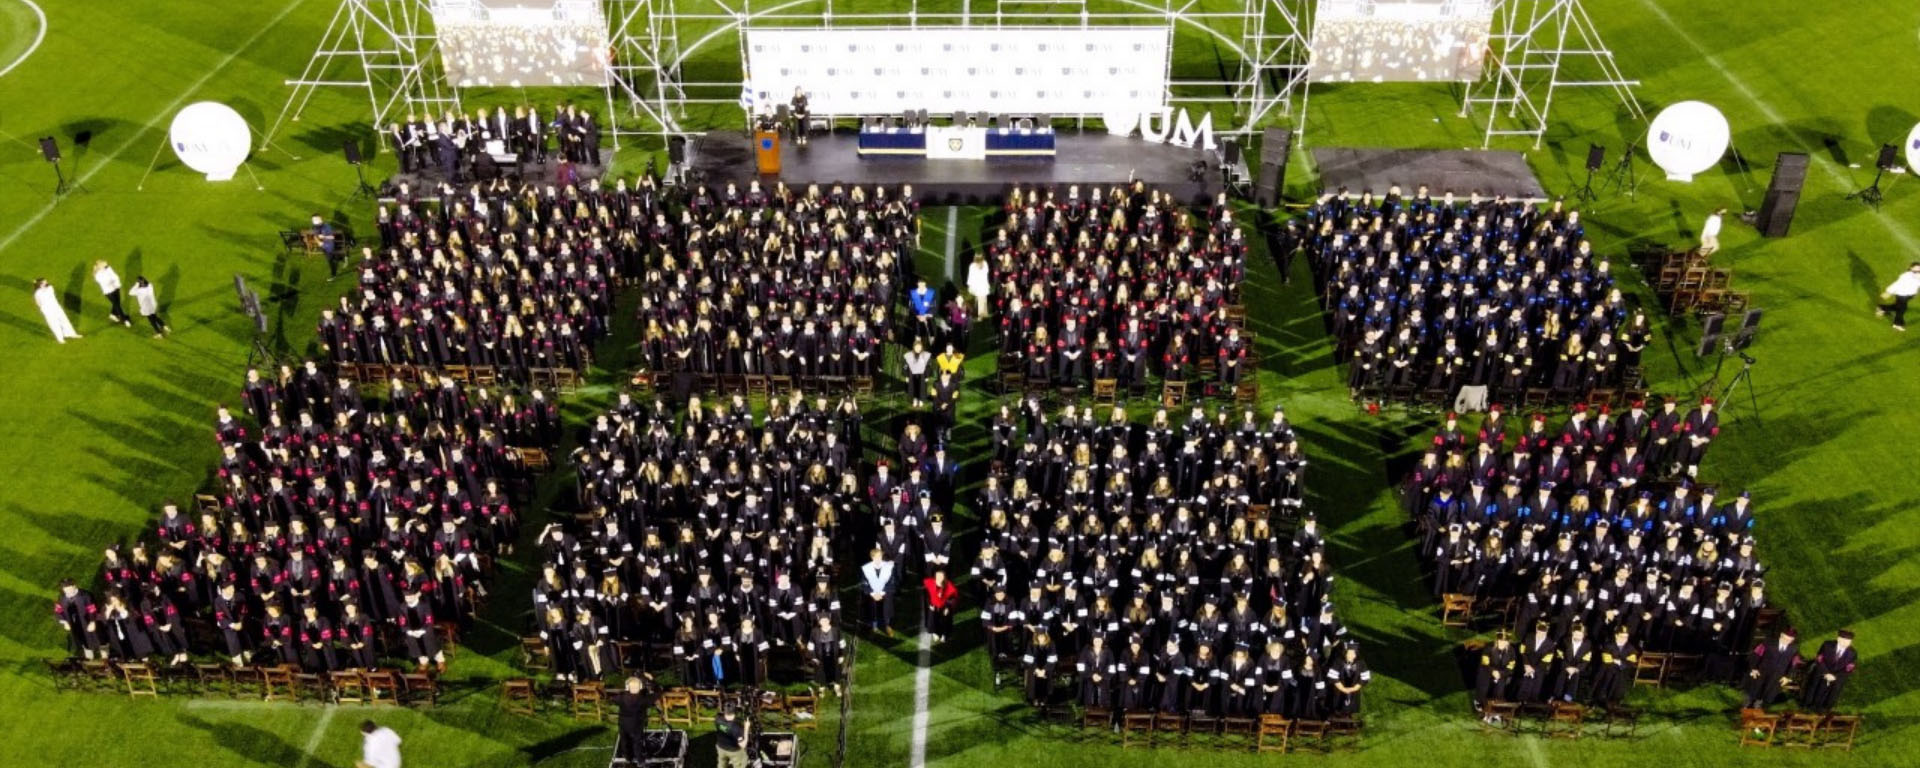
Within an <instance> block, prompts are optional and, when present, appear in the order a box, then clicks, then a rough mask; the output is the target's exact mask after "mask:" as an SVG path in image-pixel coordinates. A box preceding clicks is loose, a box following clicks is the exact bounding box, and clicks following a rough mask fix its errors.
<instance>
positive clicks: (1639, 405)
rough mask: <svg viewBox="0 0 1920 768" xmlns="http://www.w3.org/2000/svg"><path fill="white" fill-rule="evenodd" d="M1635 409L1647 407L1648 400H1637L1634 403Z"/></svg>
mask: <svg viewBox="0 0 1920 768" xmlns="http://www.w3.org/2000/svg"><path fill="white" fill-rule="evenodd" d="M1633 407H1635V408H1645V407H1647V401H1646V400H1635V401H1633Z"/></svg>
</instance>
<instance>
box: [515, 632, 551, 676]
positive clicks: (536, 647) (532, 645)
mask: <svg viewBox="0 0 1920 768" xmlns="http://www.w3.org/2000/svg"><path fill="white" fill-rule="evenodd" d="M520 666H521V667H523V668H526V669H529V670H536V671H541V672H545V671H548V670H551V669H553V652H552V651H549V650H547V641H545V640H543V639H541V638H538V637H523V638H520Z"/></svg>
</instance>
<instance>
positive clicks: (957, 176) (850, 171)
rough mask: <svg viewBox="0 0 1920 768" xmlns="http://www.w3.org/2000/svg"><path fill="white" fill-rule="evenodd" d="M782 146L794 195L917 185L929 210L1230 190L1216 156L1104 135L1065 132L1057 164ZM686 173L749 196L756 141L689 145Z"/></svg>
mask: <svg viewBox="0 0 1920 768" xmlns="http://www.w3.org/2000/svg"><path fill="white" fill-rule="evenodd" d="M782 143H783V146H782V148H781V157H780V174H779V176H778V177H777V178H779V179H780V180H782V181H785V182H786V183H787V186H788V187H789V188H794V189H795V191H801V190H804V189H805V188H806V186H807V185H808V184H816V183H817V184H819V185H821V186H822V187H826V186H828V185H831V184H835V183H842V184H859V185H862V186H873V185H875V184H884V185H886V186H889V187H898V186H900V185H902V184H912V185H913V194H914V197H915V198H917V199H918V200H920V201H921V202H923V203H926V204H930V205H951V204H981V203H998V202H1000V201H1001V200H1002V199H1004V198H1005V196H1006V193H1007V190H1008V189H1010V188H1011V187H1012V186H1013V185H1015V184H1037V185H1047V186H1053V187H1055V188H1057V189H1058V190H1060V192H1061V193H1062V194H1064V193H1065V190H1066V187H1067V186H1068V185H1070V184H1079V185H1080V189H1081V192H1082V194H1087V193H1090V192H1091V191H1092V190H1091V189H1090V188H1091V187H1096V186H1098V187H1109V186H1112V185H1115V184H1127V183H1129V182H1131V181H1132V180H1134V179H1140V180H1142V181H1145V182H1146V183H1147V185H1148V186H1149V187H1151V188H1153V189H1158V190H1161V191H1163V192H1171V193H1173V194H1174V195H1175V197H1176V199H1178V200H1179V201H1180V202H1182V203H1186V204H1189V205H1204V204H1206V203H1208V202H1211V200H1212V198H1213V196H1214V195H1215V194H1216V193H1218V192H1220V191H1221V190H1222V189H1224V184H1223V181H1224V180H1223V179H1222V178H1221V174H1220V171H1219V169H1218V168H1216V167H1214V165H1213V164H1214V162H1215V161H1213V160H1211V159H1210V158H1211V157H1212V153H1210V152H1207V151H1205V150H1201V149H1186V148H1182V147H1175V146H1169V145H1165V144H1155V143H1151V142H1147V141H1143V140H1141V139H1138V138H1132V137H1125V136H1113V135H1110V134H1107V133H1105V132H1092V131H1087V132H1078V131H1071V130H1062V131H1059V132H1057V134H1056V135H1055V139H1054V146H1055V152H1056V154H1055V156H1054V157H1052V158H1045V157H995V158H988V159H986V160H928V159H925V158H920V157H896V156H877V157H876V156H871V155H870V156H867V157H862V156H860V154H859V144H860V139H859V135H858V134H857V133H855V132H852V131H843V132H836V133H831V134H815V135H813V136H812V137H810V138H809V139H808V141H807V146H805V147H800V146H795V145H794V143H793V142H792V141H789V140H786V139H785V137H783V140H782ZM1196 162H1207V163H1208V170H1207V171H1206V172H1205V173H1203V174H1201V177H1200V179H1199V180H1194V179H1192V178H1190V174H1191V173H1192V169H1193V165H1194V163H1196ZM687 167H688V169H689V170H690V171H692V172H693V173H694V175H695V177H696V178H704V179H705V182H706V184H707V185H708V186H709V187H712V188H714V189H720V188H722V187H724V186H725V185H726V183H727V182H728V181H732V182H735V183H737V184H739V185H740V187H741V188H742V189H744V188H745V187H746V185H747V181H748V180H749V179H752V178H755V177H756V176H757V175H758V171H757V168H756V166H755V165H754V157H753V146H752V141H751V139H749V138H748V137H747V135H746V134H745V133H743V132H740V131H715V132H712V133H708V134H705V135H702V136H699V137H697V138H695V139H693V140H692V141H690V142H688V144H687ZM764 183H765V182H763V184H764Z"/></svg>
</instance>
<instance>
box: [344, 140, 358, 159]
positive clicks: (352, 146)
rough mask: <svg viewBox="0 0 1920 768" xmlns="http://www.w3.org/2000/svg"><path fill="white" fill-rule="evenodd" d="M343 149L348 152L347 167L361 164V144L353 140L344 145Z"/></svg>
mask: <svg viewBox="0 0 1920 768" xmlns="http://www.w3.org/2000/svg"><path fill="white" fill-rule="evenodd" d="M341 148H342V149H344V150H346V153H347V165H359V164H360V142H357V141H354V140H352V139H348V140H347V143H346V144H345V145H343V146H342V147H341Z"/></svg>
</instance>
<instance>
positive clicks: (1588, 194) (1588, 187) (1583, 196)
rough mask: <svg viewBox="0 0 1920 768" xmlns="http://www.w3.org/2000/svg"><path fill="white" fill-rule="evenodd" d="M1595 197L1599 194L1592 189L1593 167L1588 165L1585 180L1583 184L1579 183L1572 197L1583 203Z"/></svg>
mask: <svg viewBox="0 0 1920 768" xmlns="http://www.w3.org/2000/svg"><path fill="white" fill-rule="evenodd" d="M1596 197H1599V195H1598V194H1597V193H1595V192H1594V191H1593V167H1592V166H1588V167H1587V181H1586V183H1585V184H1581V185H1580V188H1579V189H1578V190H1575V191H1574V193H1573V198H1574V199H1575V200H1579V201H1580V202H1583V203H1585V202H1592V200H1593V199H1594V198H1596Z"/></svg>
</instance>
